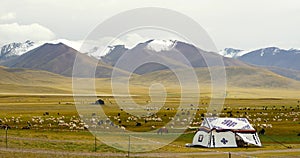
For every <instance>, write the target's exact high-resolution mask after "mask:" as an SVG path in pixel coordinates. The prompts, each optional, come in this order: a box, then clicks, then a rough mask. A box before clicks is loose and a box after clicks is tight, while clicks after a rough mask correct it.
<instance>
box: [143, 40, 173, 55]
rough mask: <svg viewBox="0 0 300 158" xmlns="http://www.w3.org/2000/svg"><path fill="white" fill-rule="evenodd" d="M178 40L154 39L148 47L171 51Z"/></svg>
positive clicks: (160, 50)
mask: <svg viewBox="0 0 300 158" xmlns="http://www.w3.org/2000/svg"><path fill="white" fill-rule="evenodd" d="M176 42H177V41H176V40H152V41H150V42H149V43H148V44H147V47H146V48H147V49H149V50H153V51H155V52H162V51H169V50H171V49H172V48H173V47H174V46H175V45H176Z"/></svg>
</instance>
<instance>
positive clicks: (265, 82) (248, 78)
mask: <svg viewBox="0 0 300 158" xmlns="http://www.w3.org/2000/svg"><path fill="white" fill-rule="evenodd" d="M213 69H214V70H215V71H219V70H220V68H218V67H215V68H213ZM225 70H226V77H227V86H229V87H241V88H287V89H298V88H299V87H300V82H299V81H296V80H293V79H290V78H286V77H283V76H280V75H278V74H275V73H273V72H271V71H269V70H266V69H261V68H255V67H226V68H225ZM185 71H186V70H184V69H183V70H182V73H185ZM195 72H196V74H197V77H198V80H199V84H200V85H209V84H210V73H209V71H208V69H207V68H196V69H195ZM131 81H132V82H133V83H140V84H149V83H152V82H162V83H173V84H179V81H178V80H177V77H176V76H175V75H174V73H173V72H172V71H170V70H164V71H156V72H152V73H148V74H145V75H142V76H136V77H135V78H132V80H131Z"/></svg>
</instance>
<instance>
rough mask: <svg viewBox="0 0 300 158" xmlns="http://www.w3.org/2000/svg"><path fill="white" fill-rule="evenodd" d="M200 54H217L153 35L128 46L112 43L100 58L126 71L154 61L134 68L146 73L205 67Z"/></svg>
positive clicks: (230, 63)
mask: <svg viewBox="0 0 300 158" xmlns="http://www.w3.org/2000/svg"><path fill="white" fill-rule="evenodd" d="M201 54H202V55H201ZM123 55H124V56H123ZM203 56H205V57H206V58H208V59H214V58H218V57H220V55H218V54H216V53H211V52H206V51H204V50H201V49H199V48H197V47H196V46H194V45H192V44H189V43H186V42H181V41H175V40H157V39H155V40H154V39H152V40H148V41H145V42H141V43H138V44H137V45H136V46H135V47H133V48H131V49H129V48H126V47H125V46H124V45H117V46H114V47H113V48H112V49H111V50H110V51H109V52H108V53H107V54H106V55H104V56H102V57H101V61H103V62H105V63H107V64H109V65H112V66H116V67H118V68H120V69H123V70H126V71H131V68H132V67H131V66H134V64H137V63H140V62H141V63H143V62H144V61H153V62H149V63H147V64H143V65H141V66H140V67H138V68H137V69H136V70H135V73H137V74H145V73H149V72H153V71H158V70H164V69H168V67H167V66H169V67H171V68H174V69H175V68H186V67H195V68H196V67H207V66H208V65H207V63H206V61H205V59H204V57H203ZM121 57H122V58H121ZM120 59H121V60H120ZM131 63H132V64H131ZM159 63H161V64H159ZM213 64H214V66H218V65H220V63H213ZM224 64H225V65H226V66H241V65H247V64H244V63H242V62H240V61H238V60H235V59H229V58H224Z"/></svg>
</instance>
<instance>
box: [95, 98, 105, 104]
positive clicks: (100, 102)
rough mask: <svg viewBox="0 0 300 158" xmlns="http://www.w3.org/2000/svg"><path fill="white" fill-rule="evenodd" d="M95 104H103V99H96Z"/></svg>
mask: <svg viewBox="0 0 300 158" xmlns="http://www.w3.org/2000/svg"><path fill="white" fill-rule="evenodd" d="M95 104H100V105H104V104H105V103H104V101H103V100H102V99H98V100H97V101H96V102H95Z"/></svg>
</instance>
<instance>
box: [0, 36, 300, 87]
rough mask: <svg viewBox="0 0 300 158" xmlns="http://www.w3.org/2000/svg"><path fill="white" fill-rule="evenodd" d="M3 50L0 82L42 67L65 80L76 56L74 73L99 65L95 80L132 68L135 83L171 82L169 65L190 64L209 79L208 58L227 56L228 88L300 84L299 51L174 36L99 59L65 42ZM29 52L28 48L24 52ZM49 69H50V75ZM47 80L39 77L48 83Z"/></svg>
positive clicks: (182, 66) (85, 74)
mask: <svg viewBox="0 0 300 158" xmlns="http://www.w3.org/2000/svg"><path fill="white" fill-rule="evenodd" d="M21 48H22V49H21ZM95 49H96V48H95ZM1 50H3V52H1V55H2V56H1V57H2V58H1V63H0V65H3V66H5V67H4V68H2V70H3V71H2V72H1V71H0V73H2V74H4V73H5V74H6V76H7V77H6V80H4V78H2V79H1V80H0V84H6V83H10V84H15V83H11V82H8V81H9V78H14V77H12V76H13V75H9V74H10V73H13V74H15V73H16V71H23V72H28V71H30V72H32V71H33V72H35V73H34V75H33V76H35V75H37V74H38V72H39V71H41V72H42V73H41V74H44V75H45V76H49V78H61V77H62V78H64V79H66V78H65V77H71V76H72V75H73V69H74V67H73V66H74V61H75V60H77V62H79V63H80V66H82V67H83V68H82V69H80V70H82V71H80V72H77V73H76V74H75V75H76V76H75V77H91V76H89V74H91V73H92V71H94V69H96V71H95V77H97V78H109V77H111V74H112V72H113V71H115V72H117V73H118V74H119V75H120V76H123V75H131V73H132V72H133V78H132V81H133V82H135V83H138V82H140V81H142V83H147V82H153V81H159V82H163V81H164V82H171V80H170V79H172V78H173V77H174V76H173V77H172V70H170V69H182V71H184V70H185V69H186V68H191V67H192V68H195V71H196V73H197V76H198V78H199V82H201V83H208V82H209V81H210V76H209V72H208V69H207V67H208V65H207V63H206V61H208V60H212V59H217V58H219V59H222V60H223V62H224V65H225V67H226V69H225V70H226V73H227V80H228V85H230V86H237V87H263V88H272V87H275V88H289V87H298V85H300V84H299V83H298V81H296V80H300V64H299V63H297V62H296V61H297V59H298V58H299V57H300V56H299V50H296V49H290V50H284V49H280V48H276V47H268V48H263V49H258V50H254V51H244V50H240V49H233V48H227V49H224V50H223V51H221V52H208V51H205V50H201V49H200V48H197V47H196V46H194V45H192V44H189V43H186V42H181V41H176V40H148V41H145V42H141V43H138V44H137V45H136V46H135V47H133V48H131V49H129V48H126V46H124V45H115V46H111V47H110V49H109V51H108V53H107V54H106V55H104V56H101V57H100V59H99V56H97V58H98V59H97V58H96V57H93V56H91V54H88V53H81V52H79V51H78V50H75V49H73V48H72V47H70V46H68V45H66V44H64V43H57V44H52V43H45V44H43V45H40V46H38V47H37V46H36V45H35V44H34V42H31V41H26V42H24V43H21V44H11V45H10V46H4V47H2V49H1ZM17 50H19V51H17ZM25 50H28V51H27V52H25ZM95 51H97V50H94V52H95ZM220 54H221V55H222V56H221V55H220ZM204 57H205V58H204ZM298 60H299V59H298ZM149 61H152V62H149ZM220 65H221V64H220V63H210V66H212V67H213V68H216V69H217V67H218V66H220ZM4 70H5V71H4ZM25 70H26V71H25ZM45 72H50V74H51V75H49V74H47V73H45ZM31 74H32V73H31ZM53 75H54V76H53ZM55 75H61V76H60V77H57V76H55ZM2 76H4V75H2ZM175 77H176V76H175ZM16 78H22V77H16ZM46 78H47V77H45V78H42V79H41V80H43V81H45V82H46V81H47V79H46ZM18 80H20V79H18ZM21 80H23V79H21ZM55 80H57V79H55ZM144 81H145V82H144ZM16 84H18V83H16ZM177 84H178V83H177ZM25 85H26V84H25Z"/></svg>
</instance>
